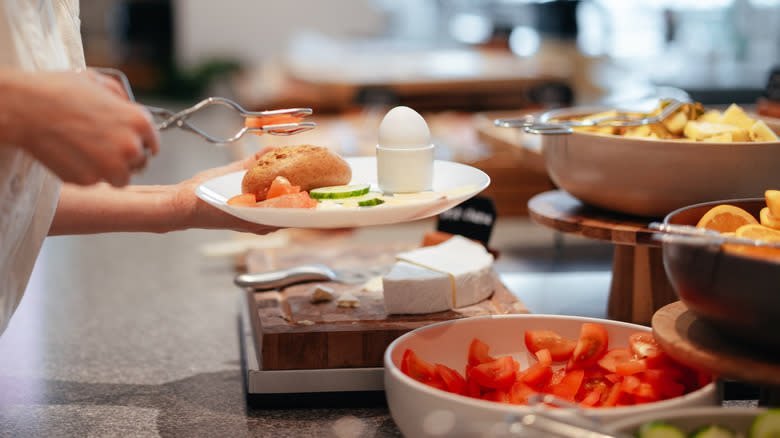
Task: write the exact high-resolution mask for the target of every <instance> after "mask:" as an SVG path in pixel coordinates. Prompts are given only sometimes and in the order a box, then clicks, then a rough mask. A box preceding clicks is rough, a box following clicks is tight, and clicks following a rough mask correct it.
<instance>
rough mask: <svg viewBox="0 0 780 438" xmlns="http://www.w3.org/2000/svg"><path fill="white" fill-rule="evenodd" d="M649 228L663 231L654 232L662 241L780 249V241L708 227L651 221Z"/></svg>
mask: <svg viewBox="0 0 780 438" xmlns="http://www.w3.org/2000/svg"><path fill="white" fill-rule="evenodd" d="M648 228H649V229H651V230H655V231H661V233H656V234H653V238H655V239H657V240H660V241H661V242H669V243H675V242H687V243H701V244H710V245H716V246H720V245H722V244H724V243H730V244H736V245H749V246H761V247H766V248H775V249H779V250H780V243H772V242H767V241H764V240H757V239H748V238H745V237H736V236H728V235H723V234H721V233H719V232H717V231H714V230H708V229H706V228H696V227H694V226H692V225H677V224H665V223H660V222H651V223H650V224H649V225H648Z"/></svg>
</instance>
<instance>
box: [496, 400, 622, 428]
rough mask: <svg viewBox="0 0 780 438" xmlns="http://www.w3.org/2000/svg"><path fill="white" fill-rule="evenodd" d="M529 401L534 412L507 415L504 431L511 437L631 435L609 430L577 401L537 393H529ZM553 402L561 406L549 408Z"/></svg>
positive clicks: (554, 404) (553, 405) (554, 405)
mask: <svg viewBox="0 0 780 438" xmlns="http://www.w3.org/2000/svg"><path fill="white" fill-rule="evenodd" d="M528 403H529V405H531V408H532V410H533V412H531V413H524V414H510V415H508V416H507V418H506V430H505V432H506V433H505V435H507V436H511V437H514V436H524V437H527V436H539V437H560V438H630V436H629V435H625V434H622V433H616V432H613V431H611V430H608V429H607V428H605V427H604V426H603V425H601V423H600V422H599V421H598V419H597V418H592V417H587V416H585V414H584V413H583V411H582V409H580V408H579V407H577V406H576V405H575V404H573V403H569V402H566V401H564V400H561V399H559V398H557V397H555V396H552V395H549V394H536V395H533V396H531V397H529V399H528ZM544 405H546V406H544ZM550 406H552V407H554V408H561V409H549V407H550ZM501 435H504V434H503V433H502V434H501Z"/></svg>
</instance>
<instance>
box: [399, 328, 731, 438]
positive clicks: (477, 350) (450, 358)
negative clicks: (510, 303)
mask: <svg viewBox="0 0 780 438" xmlns="http://www.w3.org/2000/svg"><path fill="white" fill-rule="evenodd" d="M384 368H385V375H384V383H385V394H386V398H387V402H388V406H389V408H390V413H391V415H392V417H393V419H394V420H395V422H396V424H397V425H398V427H399V428H400V429H401V432H402V433H403V434H404V435H405V436H408V437H433V436H464V437H468V436H485V434H486V433H487V431H489V430H490V429H491V428H493V427H494V426H495V425H496V424H500V423H503V422H505V421H506V419H507V416H510V415H517V414H523V413H528V412H531V411H532V409H548V408H545V407H541V406H539V405H537V406H529V398H530V399H531V400H533V399H534V397H531V396H532V395H534V394H552V395H554V396H555V397H556V398H558V399H560V400H563V401H566V402H569V403H573V404H576V405H578V406H579V407H580V408H581V410H580V412H581V413H583V414H584V415H586V416H591V417H596V418H598V419H599V420H600V421H602V422H604V423H608V422H611V421H615V420H619V419H622V418H627V417H630V416H634V415H639V414H643V413H648V412H654V411H660V410H667V409H677V408H680V407H691V406H708V405H715V404H717V403H719V402H720V399H719V395H718V391H716V385H715V383H713V381H712V378H711V376H709V375H706V374H704V373H701V372H698V371H696V370H694V369H692V368H689V367H687V366H685V365H683V364H680V363H677V362H675V361H674V360H672V359H671V358H670V357H669V356H667V355H666V354H665V353H664V352H663V351H662V350H661V349H660V347H659V346H658V344H657V343H655V340H654V339H653V336H652V332H651V330H650V328H648V327H645V326H640V325H636V324H630V323H625V322H619V321H610V320H605V319H596V318H587V317H575V316H562V315H493V316H480V317H471V318H463V319H457V320H451V321H446V322H442V323H437V324H431V325H428V326H425V327H421V328H418V329H415V330H413V331H411V332H408V333H406V334H404V335H402V336H400V337H398V338H397V339H395V340H394V341H393V342H392V343H391V344H390V345H389V346H388V348H387V350H386V351H385V355H384ZM549 409H556V408H552V407H550V408H549Z"/></svg>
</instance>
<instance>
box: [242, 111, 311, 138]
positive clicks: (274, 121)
mask: <svg viewBox="0 0 780 438" xmlns="http://www.w3.org/2000/svg"><path fill="white" fill-rule="evenodd" d="M301 120H303V117H294V116H291V115H289V114H280V115H276V116H264V117H257V116H249V117H247V118H246V119H244V126H246V127H247V128H262V127H263V126H266V125H280V124H283V123H298V122H300V121H301ZM262 133H263V132H262V131H257V134H262Z"/></svg>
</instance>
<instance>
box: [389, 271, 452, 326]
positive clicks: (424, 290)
mask: <svg viewBox="0 0 780 438" xmlns="http://www.w3.org/2000/svg"><path fill="white" fill-rule="evenodd" d="M382 289H383V290H384V300H385V311H386V312H387V313H388V314H391V315H392V314H421V313H433V312H443V311H445V310H450V309H452V293H451V290H452V280H451V279H450V276H449V275H447V274H443V273H441V272H436V271H432V270H430V269H427V268H423V267H421V266H417V265H413V264H411V263H407V262H404V261H399V262H397V263H396V264H395V265H393V267H392V269H390V272H388V273H387V275H385V276H384V278H383V279H382Z"/></svg>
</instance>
